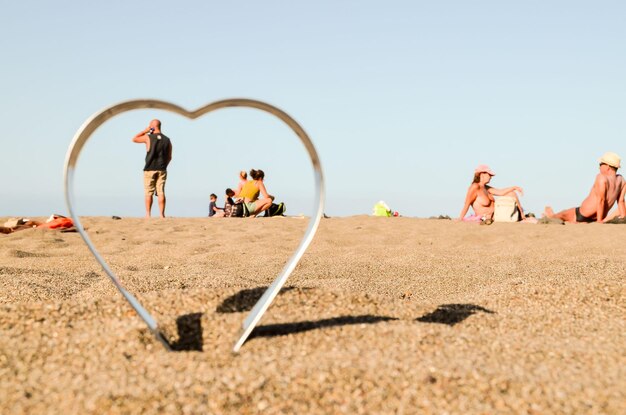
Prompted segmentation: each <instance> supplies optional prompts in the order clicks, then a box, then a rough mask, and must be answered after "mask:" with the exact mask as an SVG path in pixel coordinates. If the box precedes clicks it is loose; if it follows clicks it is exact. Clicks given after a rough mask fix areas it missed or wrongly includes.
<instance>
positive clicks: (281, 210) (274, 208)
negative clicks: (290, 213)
mask: <svg viewBox="0 0 626 415" xmlns="http://www.w3.org/2000/svg"><path fill="white" fill-rule="evenodd" d="M286 211H287V208H286V207H285V204H284V203H282V202H281V203H279V204H276V203H272V205H271V206H270V207H269V209H267V210H266V211H265V217H270V216H285V212H286Z"/></svg>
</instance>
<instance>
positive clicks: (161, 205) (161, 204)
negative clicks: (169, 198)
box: [159, 194, 165, 218]
mask: <svg viewBox="0 0 626 415" xmlns="http://www.w3.org/2000/svg"><path fill="white" fill-rule="evenodd" d="M159 211H160V212H161V217H162V218H164V217H165V195H163V194H159Z"/></svg>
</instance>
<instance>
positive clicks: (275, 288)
mask: <svg viewBox="0 0 626 415" xmlns="http://www.w3.org/2000/svg"><path fill="white" fill-rule="evenodd" d="M231 107H245V108H255V109H258V110H261V111H264V112H267V113H269V114H272V115H274V116H276V117H277V118H279V119H280V120H282V121H283V122H284V123H285V124H287V125H288V126H289V127H290V128H291V129H292V130H293V132H295V133H296V135H297V136H298V137H299V138H300V141H301V142H302V144H304V147H305V148H306V150H307V152H308V154H309V157H310V158H311V163H312V165H313V171H314V176H315V199H314V208H315V213H314V214H313V216H311V219H310V220H309V226H308V228H307V230H306V232H305V233H304V236H303V237H302V240H301V241H300V244H299V245H298V248H297V249H296V250H295V252H294V253H293V254H292V255H291V257H290V258H289V260H288V261H287V263H286V264H285V266H284V267H283V269H282V271H281V272H280V274H278V277H276V279H275V280H274V281H273V282H272V284H271V285H270V286H269V287H268V288H267V290H265V292H264V293H263V295H262V296H261V298H260V299H259V300H258V301H257V302H256V304H255V305H254V307H253V308H252V310H251V311H250V313H249V314H248V316H247V317H246V318H245V320H244V321H243V325H242V328H241V331H240V333H239V337H238V339H237V341H236V342H235V345H234V347H233V351H234V352H235V353H237V352H238V351H239V349H240V348H241V346H242V345H243V344H244V343H245V341H246V339H247V338H248V337H249V336H250V334H251V333H252V330H254V327H255V326H256V325H257V324H258V322H259V321H260V320H261V317H262V316H263V314H264V313H265V312H266V311H267V309H268V307H269V306H270V304H271V303H272V301H273V300H274V298H275V297H276V295H278V292H279V291H280V289H281V288H282V286H283V285H284V284H285V282H286V281H287V278H289V275H291V273H292V272H293V270H294V269H295V267H296V265H297V264H298V262H299V261H300V259H301V258H302V255H303V254H304V252H305V251H306V249H307V248H308V247H309V245H310V244H311V241H312V240H313V237H314V236H315V232H316V231H317V228H318V226H319V223H320V220H321V218H322V214H323V212H324V200H325V194H324V175H323V173H322V166H321V164H320V159H319V157H318V155H317V151H316V150H315V146H314V145H313V142H312V141H311V139H310V138H309V136H308V135H307V133H306V132H305V131H304V129H303V128H302V127H301V126H300V125H299V124H298V123H297V122H296V121H295V120H294V119H293V118H291V117H290V116H289V115H288V114H287V113H286V112H284V111H282V110H280V109H279V108H276V107H274V106H272V105H270V104H267V103H265V102H262V101H256V100H252V99H245V98H232V99H225V100H221V101H216V102H213V103H210V104H207V105H205V106H203V107H201V108H198V109H197V110H195V111H188V110H186V109H184V108H182V107H180V106H178V105H175V104H172V103H169V102H166V101H160V100H154V99H138V100H132V101H124V102H121V103H119V104H116V105H113V106H110V107H108V108H105V109H103V110H102V111H99V112H97V113H95V114H94V115H92V116H91V117H90V118H89V119H87V120H86V121H85V122H84V123H83V125H82V126H81V127H80V128H79V129H78V131H76V134H75V135H74V138H73V140H72V143H71V144H70V147H69V149H68V151H67V155H66V158H65V167H64V184H65V202H66V204H67V208H68V210H69V213H70V215H71V217H72V220H73V221H74V225H75V227H76V229H77V230H78V232H79V233H80V236H81V237H82V238H83V240H84V241H85V244H87V247H88V248H89V250H90V251H91V253H92V254H93V256H94V257H95V258H96V261H97V262H98V263H99V264H100V266H101V267H102V269H103V270H104V272H105V273H106V274H107V276H108V277H109V278H110V279H111V282H112V283H113V285H115V288H117V290H118V291H119V292H120V293H121V294H122V296H124V298H125V299H126V301H128V303H129V304H130V305H131V307H132V308H133V309H134V310H135V311H136V312H137V314H138V315H139V317H141V319H142V320H143V321H144V322H145V323H146V325H147V326H148V328H149V329H150V331H151V332H152V334H154V336H155V337H156V338H157V339H158V340H159V341H160V342H161V343H162V344H163V346H165V348H166V349H167V350H171V348H170V346H169V343H168V342H167V341H166V340H165V338H164V337H163V335H162V334H161V332H160V331H159V328H158V324H157V322H156V320H155V319H154V317H152V315H151V314H150V313H149V312H148V311H147V310H146V309H145V308H144V307H143V306H142V305H141V303H140V302H139V301H138V300H137V299H136V298H135V296H133V295H132V294H131V293H130V292H128V290H126V288H124V286H123V285H122V283H121V281H120V280H119V278H118V277H117V276H116V275H115V273H114V272H113V271H112V270H111V268H110V267H109V266H108V264H107V263H106V261H105V260H104V259H103V258H102V256H100V254H99V253H98V251H97V250H96V248H95V247H94V245H93V243H92V242H91V239H89V235H87V233H86V232H85V228H83V225H82V224H81V222H80V218H79V217H78V215H77V214H76V211H75V210H74V172H75V169H76V164H77V162H78V157H79V155H80V152H81V151H82V149H83V147H84V145H85V144H86V143H87V140H88V139H89V137H91V135H92V134H93V133H94V132H95V131H96V129H98V127H100V126H101V125H102V124H104V123H105V122H106V121H107V120H109V119H111V118H113V117H115V116H117V115H119V114H121V113H124V112H128V111H132V110H137V109H157V110H164V111H169V112H174V113H176V114H179V115H182V116H183V117H186V118H189V119H190V120H194V119H197V118H199V117H201V116H203V115H206V114H208V113H210V112H212V111H216V110H218V109H221V108H231Z"/></svg>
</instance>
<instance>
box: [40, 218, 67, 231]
mask: <svg viewBox="0 0 626 415" xmlns="http://www.w3.org/2000/svg"><path fill="white" fill-rule="evenodd" d="M73 226H74V222H72V219H70V218H63V217H60V218H56V219H53V220H51V221H49V222H46V223H42V224H41V225H39V226H37V227H38V228H45V229H69V228H72V227H73Z"/></svg>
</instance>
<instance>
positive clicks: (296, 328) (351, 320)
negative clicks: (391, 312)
mask: <svg viewBox="0 0 626 415" xmlns="http://www.w3.org/2000/svg"><path fill="white" fill-rule="evenodd" d="M394 320H398V319H397V318H395V317H385V316H372V315H369V314H365V315H361V316H341V317H333V318H327V319H323V320H315V321H298V322H295V323H282V324H266V325H263V326H258V327H256V328H255V329H254V331H252V334H251V335H250V339H253V338H255V337H275V336H286V335H288V334H297V333H303V332H305V331H310V330H316V329H323V328H327V327H338V326H350V325H354V324H375V323H380V322H384V321H394Z"/></svg>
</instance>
